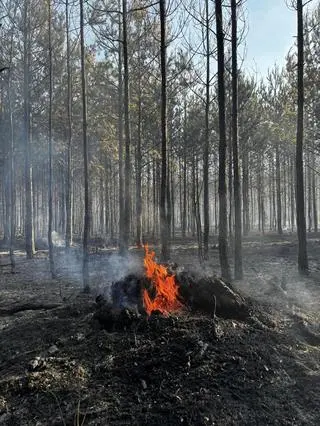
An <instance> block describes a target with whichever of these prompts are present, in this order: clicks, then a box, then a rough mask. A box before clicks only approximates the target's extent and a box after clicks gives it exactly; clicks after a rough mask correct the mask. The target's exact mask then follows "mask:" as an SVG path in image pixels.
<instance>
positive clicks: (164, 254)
mask: <svg viewBox="0 0 320 426" xmlns="http://www.w3.org/2000/svg"><path fill="white" fill-rule="evenodd" d="M159 7H160V32H161V45H160V68H161V186H160V239H161V258H162V261H168V260H169V256H170V246H169V229H168V216H167V206H166V196H167V45H166V1H165V0H160V1H159Z"/></svg>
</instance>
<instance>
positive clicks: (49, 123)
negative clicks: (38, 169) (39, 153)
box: [48, 0, 56, 278]
mask: <svg viewBox="0 0 320 426" xmlns="http://www.w3.org/2000/svg"><path fill="white" fill-rule="evenodd" d="M48 42H49V43H48V56H49V57H48V65H49V120H48V145H49V146H48V151H49V182H48V211H49V218H48V221H49V222H48V246H49V263H50V272H51V276H52V278H55V277H56V273H55V266H54V257H53V242H52V220H53V216H52V213H53V206H52V175H53V173H52V92H53V78H52V77H53V75H52V42H51V0H48Z"/></svg>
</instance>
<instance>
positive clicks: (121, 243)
mask: <svg viewBox="0 0 320 426" xmlns="http://www.w3.org/2000/svg"><path fill="white" fill-rule="evenodd" d="M121 1H122V0H119V9H121ZM118 32H119V46H118V150H119V250H120V253H123V252H124V251H125V248H124V162H123V127H122V126H123V103H124V100H123V76H122V65H123V61H122V56H123V55H122V53H123V45H122V40H121V38H122V37H123V30H122V21H121V16H120V15H119V29H118Z"/></svg>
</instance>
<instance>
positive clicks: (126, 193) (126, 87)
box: [122, 0, 131, 250]
mask: <svg viewBox="0 0 320 426" xmlns="http://www.w3.org/2000/svg"><path fill="white" fill-rule="evenodd" d="M122 33H123V40H122V43H123V72H124V127H125V174H124V218H123V219H124V232H123V250H127V249H128V246H129V237H130V215H131V197H130V173H131V161H130V144H131V141H130V121H129V120H130V117H129V65H128V35H127V0H123V1H122Z"/></svg>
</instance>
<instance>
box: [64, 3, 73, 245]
mask: <svg viewBox="0 0 320 426" xmlns="http://www.w3.org/2000/svg"><path fill="white" fill-rule="evenodd" d="M66 43H67V178H66V237H65V238H66V247H67V248H70V247H71V245H72V232H73V230H72V225H73V223H72V164H71V161H72V157H71V155H72V87H71V64H70V34H69V0H66Z"/></svg>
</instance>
